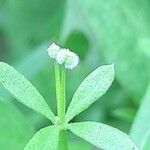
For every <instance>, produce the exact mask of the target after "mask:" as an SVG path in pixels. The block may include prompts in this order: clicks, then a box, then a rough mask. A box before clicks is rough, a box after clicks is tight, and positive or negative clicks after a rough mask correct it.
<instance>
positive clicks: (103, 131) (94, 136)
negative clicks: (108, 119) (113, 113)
mask: <svg viewBox="0 0 150 150" xmlns="http://www.w3.org/2000/svg"><path fill="white" fill-rule="evenodd" d="M68 129H70V130H71V132H73V133H74V134H75V135H77V136H79V137H81V138H83V139H85V140H86V141H88V142H89V143H91V144H93V145H95V146H96V147H98V148H101V149H105V150H137V148H136V146H135V144H134V142H133V141H132V140H131V138H130V137H129V136H128V135H127V134H126V133H123V132H122V131H120V130H118V129H116V128H113V127H110V126H108V125H105V124H102V123H97V122H81V123H72V124H69V125H68Z"/></svg>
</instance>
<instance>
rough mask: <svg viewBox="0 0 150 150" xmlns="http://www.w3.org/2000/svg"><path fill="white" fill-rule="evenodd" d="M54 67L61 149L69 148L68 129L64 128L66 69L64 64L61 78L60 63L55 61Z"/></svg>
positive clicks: (66, 149)
mask: <svg viewBox="0 0 150 150" xmlns="http://www.w3.org/2000/svg"><path fill="white" fill-rule="evenodd" d="M54 67H55V80H56V97H57V113H58V117H59V118H60V126H61V131H60V134H59V147H60V150H68V139H67V131H66V130H65V129H64V126H65V112H66V71H65V67H64V66H63V67H62V71H61V78H60V70H59V65H58V64H57V63H55V64H54ZM60 79H61V80H60Z"/></svg>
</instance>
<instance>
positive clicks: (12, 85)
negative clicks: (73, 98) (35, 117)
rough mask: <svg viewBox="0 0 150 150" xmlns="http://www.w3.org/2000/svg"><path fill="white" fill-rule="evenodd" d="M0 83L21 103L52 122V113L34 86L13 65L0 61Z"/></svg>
mask: <svg viewBox="0 0 150 150" xmlns="http://www.w3.org/2000/svg"><path fill="white" fill-rule="evenodd" d="M0 83H1V84H2V85H3V86H4V87H5V88H6V89H7V90H8V91H9V92H10V93H11V94H12V95H13V96H14V97H15V98H16V99H17V100H18V101H19V102H21V103H23V104H24V105H26V106H28V107H30V108H32V109H33V110H36V111H37V112H39V113H41V114H42V115H44V116H45V117H47V118H48V119H50V120H51V121H52V122H53V123H54V118H55V116H54V114H53V113H52V111H51V109H50V108H49V106H48V104H47V103H46V102H45V100H44V99H43V97H42V96H41V95H40V93H39V92H38V91H37V90H36V88H35V87H34V86H33V85H32V84H31V83H30V82H29V81H28V80H27V79H26V78H25V77H24V76H23V75H21V74H20V73H19V72H17V71H16V70H15V69H14V68H13V67H11V66H9V65H8V64H6V63H3V62H0Z"/></svg>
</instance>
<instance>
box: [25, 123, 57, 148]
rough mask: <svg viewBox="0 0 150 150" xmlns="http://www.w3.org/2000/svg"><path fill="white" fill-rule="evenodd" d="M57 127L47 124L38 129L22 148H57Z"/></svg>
mask: <svg viewBox="0 0 150 150" xmlns="http://www.w3.org/2000/svg"><path fill="white" fill-rule="evenodd" d="M58 142H59V129H58V128H57V127H56V126H49V127H46V128H43V129H41V130H40V131H38V132H37V133H36V134H35V135H34V136H33V138H32V139H31V140H30V141H29V143H28V144H27V145H26V147H25V148H24V150H57V147H58Z"/></svg>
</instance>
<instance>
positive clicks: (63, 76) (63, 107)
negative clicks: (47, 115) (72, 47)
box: [60, 66, 66, 125]
mask: <svg viewBox="0 0 150 150" xmlns="http://www.w3.org/2000/svg"><path fill="white" fill-rule="evenodd" d="M65 112H66V70H65V67H64V66H63V67H62V72H61V116H60V119H61V123H62V125H64V124H65Z"/></svg>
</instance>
